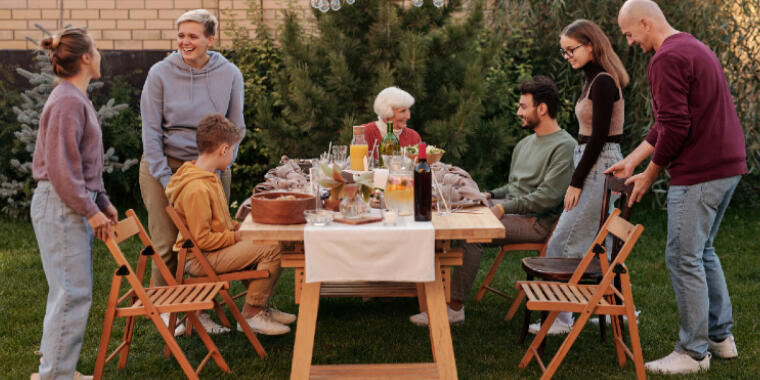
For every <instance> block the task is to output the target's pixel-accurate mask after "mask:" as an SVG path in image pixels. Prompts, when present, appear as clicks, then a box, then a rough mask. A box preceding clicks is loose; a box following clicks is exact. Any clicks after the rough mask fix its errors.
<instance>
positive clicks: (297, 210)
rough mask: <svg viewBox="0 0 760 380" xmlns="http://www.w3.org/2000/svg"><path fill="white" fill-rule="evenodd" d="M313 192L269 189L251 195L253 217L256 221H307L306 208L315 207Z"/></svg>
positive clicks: (280, 222) (274, 222)
mask: <svg viewBox="0 0 760 380" xmlns="http://www.w3.org/2000/svg"><path fill="white" fill-rule="evenodd" d="M314 199H315V198H314V196H313V195H311V194H303V193H291V192H285V191H269V192H265V193H259V194H256V195H254V196H253V197H251V217H252V218H253V221H254V222H256V223H264V224H301V223H306V218H305V217H304V214H303V212H304V210H312V209H314V204H315V202H314Z"/></svg>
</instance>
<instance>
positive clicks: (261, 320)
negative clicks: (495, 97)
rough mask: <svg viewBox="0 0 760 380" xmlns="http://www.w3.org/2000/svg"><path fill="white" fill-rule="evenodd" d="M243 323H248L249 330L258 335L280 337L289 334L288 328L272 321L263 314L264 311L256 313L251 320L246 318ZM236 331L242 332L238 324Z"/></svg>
mask: <svg viewBox="0 0 760 380" xmlns="http://www.w3.org/2000/svg"><path fill="white" fill-rule="evenodd" d="M245 321H246V322H248V326H251V330H253V332H255V333H258V334H264V335H281V334H287V333H288V332H290V327H288V326H286V325H283V324H282V323H280V322H277V321H275V320H273V319H272V318H271V317H270V316H269V313H267V312H265V311H264V310H262V311H260V312H258V313H257V314H256V315H254V316H253V317H251V318H246V320H245ZM237 330H238V331H243V328H242V327H241V326H240V323H238V325H237Z"/></svg>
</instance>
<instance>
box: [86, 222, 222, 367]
mask: <svg viewBox="0 0 760 380" xmlns="http://www.w3.org/2000/svg"><path fill="white" fill-rule="evenodd" d="M126 214H127V217H126V218H125V219H124V220H122V221H121V222H119V224H118V225H116V226H115V227H114V228H113V232H112V233H111V235H110V236H109V237H108V239H107V240H106V246H107V247H108V250H109V251H110V252H111V255H112V256H113V258H114V260H116V264H117V265H118V266H119V268H118V269H116V271H115V272H114V274H113V279H112V280H111V291H110V293H109V295H108V306H107V307H106V313H105V320H104V322H103V334H102V335H101V338H100V346H99V347H98V356H97V360H96V362H95V374H94V378H95V379H96V380H97V379H100V378H101V377H102V376H103V368H104V367H105V364H106V363H107V362H109V361H111V359H113V358H114V357H115V356H116V355H117V354H119V356H120V357H119V363H118V366H117V368H118V369H124V368H125V367H126V365H127V357H128V356H129V348H130V346H131V344H132V334H133V333H134V327H135V320H136V319H137V317H140V316H144V317H145V318H146V319H149V320H151V321H152V322H153V325H154V326H155V327H156V329H158V332H159V334H161V338H163V340H164V342H166V346H167V347H168V350H169V352H170V353H171V355H173V356H174V358H175V359H177V362H178V363H179V365H180V367H182V371H184V372H185V375H186V376H187V377H188V379H198V373H199V372H200V371H201V369H203V366H204V365H205V364H206V363H207V362H208V360H209V359H212V358H213V359H214V361H215V362H216V364H217V365H218V366H219V368H221V369H222V370H223V371H224V372H227V373H230V372H231V371H230V368H229V367H228V366H227V363H226V362H225V361H224V359H223V358H222V355H221V354H220V353H219V350H218V349H217V347H216V345H214V342H213V341H212V340H211V337H209V335H208V333H207V332H206V330H205V329H204V328H203V325H202V324H201V322H200V320H199V319H198V317H197V316H196V315H195V312H196V311H198V310H208V309H211V308H212V307H213V306H214V303H213V299H214V297H215V296H216V295H217V294H218V293H219V292H220V291H221V290H225V289H226V288H227V287H228V286H229V284H228V283H226V282H210V281H207V282H198V283H194V284H187V285H178V284H177V282H176V281H175V280H174V278H173V277H172V276H171V273H170V272H169V269H168V268H167V267H166V264H164V262H163V261H162V260H161V258H160V257H158V256H157V255H155V249H154V248H153V243H151V241H150V238H149V237H148V234H147V233H146V232H145V228H143V226H142V224H141V223H140V221H139V220H138V219H137V216H136V215H135V213H134V211H132V210H128V211H127V213H126ZM135 235H137V236H138V237H139V238H140V241H141V242H142V245H143V249H142V251H141V252H140V257H139V258H138V260H137V272H135V271H134V270H133V269H132V266H130V264H129V262H128V261H127V259H126V258H125V257H124V253H123V252H122V251H121V249H120V248H119V243H121V242H123V241H124V240H126V239H128V238H130V237H132V236H135ZM148 258H151V259H152V260H153V265H157V266H158V268H159V270H160V272H161V275H162V276H163V277H164V279H165V280H166V283H167V284H168V285H167V286H159V287H150V288H145V287H144V286H143V279H144V276H145V268H146V266H147V260H148ZM124 278H126V279H127V282H128V285H129V286H130V288H129V289H128V290H127V291H126V293H124V294H123V295H120V293H121V285H122V280H123V279H124ZM122 304H124V306H121V307H119V305H122ZM168 312H173V313H177V312H184V313H187V315H188V318H189V321H190V323H191V325H192V326H195V328H196V329H197V330H198V335H199V336H200V338H201V340H202V341H203V344H205V345H206V348H207V349H208V354H207V355H206V357H205V358H204V359H203V360H202V361H201V363H200V364H199V365H198V368H197V369H196V368H193V367H192V365H190V362H189V361H188V360H187V357H186V356H185V354H184V352H183V351H182V349H181V348H180V347H179V345H178V344H177V341H176V340H174V334H173V333H172V332H169V329H168V328H167V327H166V325H165V324H164V322H163V320H162V319H161V317H160V314H161V313H168ZM116 317H125V318H126V319H127V322H126V327H125V329H124V337H123V339H122V342H121V344H120V345H119V346H118V347H116V349H115V350H114V351H113V352H112V353H111V354H110V355H108V357H106V354H107V353H108V344H109V342H110V339H111V331H112V329H113V324H114V320H115V318H116Z"/></svg>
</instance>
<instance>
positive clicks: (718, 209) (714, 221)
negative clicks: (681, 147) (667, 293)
mask: <svg viewBox="0 0 760 380" xmlns="http://www.w3.org/2000/svg"><path fill="white" fill-rule="evenodd" d="M740 179H741V176H735V177H728V178H721V179H717V180H713V181H708V182H703V183H698V184H695V185H689V186H670V189H669V190H668V242H667V246H666V248H665V261H666V264H667V267H668V271H669V272H670V280H671V282H672V283H673V290H674V292H675V296H676V302H677V304H678V314H679V316H680V319H681V326H680V329H679V332H678V337H679V341H678V343H677V344H676V350H678V351H681V352H686V353H687V354H689V355H690V356H691V357H693V358H695V359H699V358H702V357H703V356H704V355H706V354H707V338H708V337H709V338H710V339H712V340H714V341H722V340H723V339H725V338H726V337H728V336H729V335H730V334H731V327H733V324H734V322H733V316H732V310H731V299H730V298H729V296H728V288H727V287H726V278H725V276H724V275H723V269H722V268H721V266H720V259H718V255H716V254H715V248H714V247H713V242H714V240H715V235H717V234H718V228H719V227H720V222H721V220H722V219H723V215H724V213H725V212H726V209H727V208H728V204H729V202H730V201H731V196H732V195H733V194H734V190H735V189H736V185H737V184H738V183H739V180H740Z"/></svg>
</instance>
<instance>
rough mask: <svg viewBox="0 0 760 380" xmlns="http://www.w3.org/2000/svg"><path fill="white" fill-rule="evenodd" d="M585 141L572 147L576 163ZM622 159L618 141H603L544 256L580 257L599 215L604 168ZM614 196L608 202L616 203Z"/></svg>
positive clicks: (590, 239)
mask: <svg viewBox="0 0 760 380" xmlns="http://www.w3.org/2000/svg"><path fill="white" fill-rule="evenodd" d="M585 149H586V144H581V145H579V146H578V147H577V148H575V152H574V154H573V161H574V162H575V166H578V162H579V161H580V160H581V157H582V156H583V151H584V150H585ZM622 159H623V155H622V154H621V153H620V144H615V143H606V144H604V147H602V152H601V153H600V154H599V158H597V160H596V163H595V164H594V167H592V168H591V171H590V172H589V173H588V175H587V176H586V179H585V180H584V181H583V190H582V191H581V196H580V197H579V199H578V204H577V205H576V206H575V207H573V209H572V210H570V211H563V212H562V215H560V217H559V221H558V222H557V227H556V228H555V229H554V233H552V237H551V239H549V244H548V245H547V247H546V257H571V258H581V257H583V255H584V254H586V251H587V250H588V249H589V247H590V246H591V242H593V241H594V238H595V237H596V234H597V232H598V231H599V221H600V219H601V217H602V215H601V214H602V198H603V197H604V180H605V179H606V177H605V175H604V171H605V170H607V168H609V167H610V166H612V165H613V164H614V163H616V162H618V161H620V160H622ZM616 199H617V196H613V197H612V199H611V200H610V205H612V204H614V203H615V200H616Z"/></svg>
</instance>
